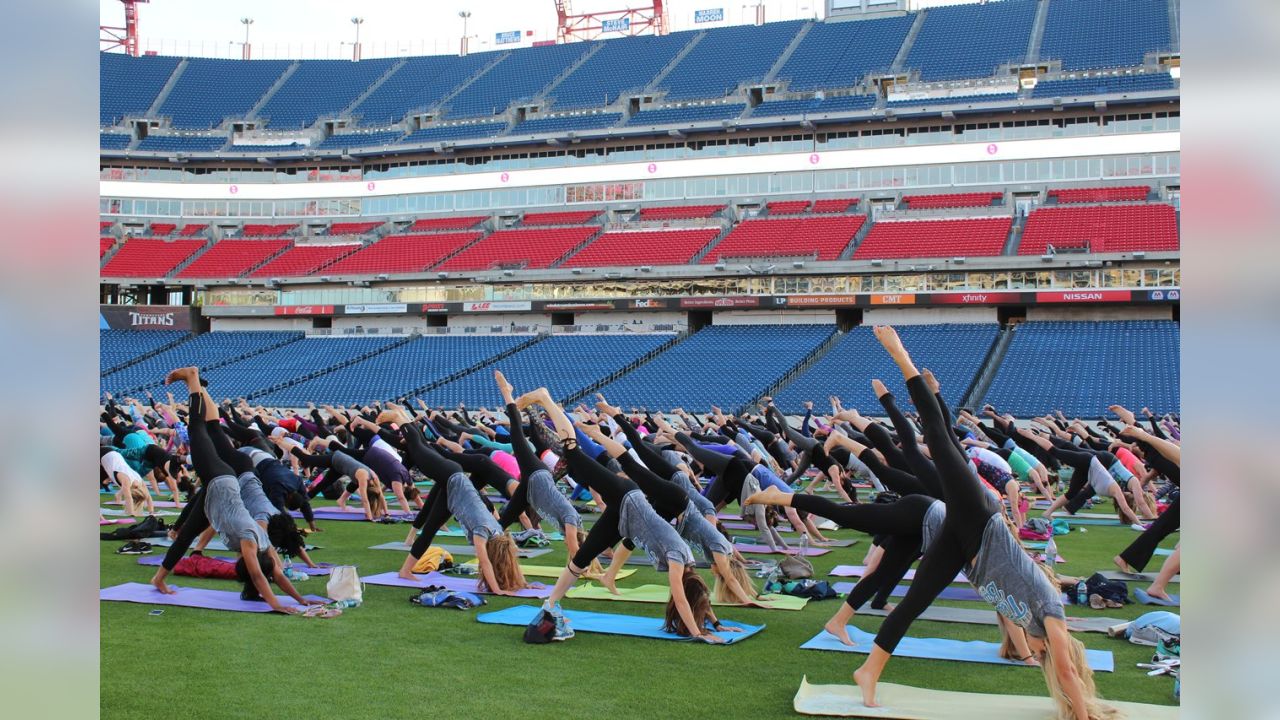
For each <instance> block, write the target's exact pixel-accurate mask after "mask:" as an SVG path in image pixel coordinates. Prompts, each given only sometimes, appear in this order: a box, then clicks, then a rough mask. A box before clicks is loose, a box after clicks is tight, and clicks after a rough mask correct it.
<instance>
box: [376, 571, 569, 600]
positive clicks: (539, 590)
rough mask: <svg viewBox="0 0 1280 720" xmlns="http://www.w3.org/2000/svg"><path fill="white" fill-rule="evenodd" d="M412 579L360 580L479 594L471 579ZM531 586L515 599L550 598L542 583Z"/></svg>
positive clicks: (391, 576) (392, 575)
mask: <svg viewBox="0 0 1280 720" xmlns="http://www.w3.org/2000/svg"><path fill="white" fill-rule="evenodd" d="M414 577H416V578H418V580H417V581H416V582H414V581H411V580H405V579H404V578H402V577H400V576H399V575H397V574H396V573H394V572H384V573H380V574H378V575H371V576H369V577H366V578H361V580H362V582H364V583H365V584H366V585H385V586H388V587H407V588H419V589H420V588H425V587H427V586H429V585H438V586H440V587H444V588H447V589H449V590H456V591H459V592H472V593H480V592H481V591H480V590H479V589H478V588H479V586H480V581H479V580H472V579H471V578H461V577H454V576H452V575H445V574H443V573H438V572H432V573H427V574H426V575H415V576H414ZM532 585H533V587H529V588H525V589H524V590H517V591H516V597H524V598H548V597H551V588H550V587H547V586H546V585H543V584H542V583H532ZM481 594H485V595H489V594H492V593H481Z"/></svg>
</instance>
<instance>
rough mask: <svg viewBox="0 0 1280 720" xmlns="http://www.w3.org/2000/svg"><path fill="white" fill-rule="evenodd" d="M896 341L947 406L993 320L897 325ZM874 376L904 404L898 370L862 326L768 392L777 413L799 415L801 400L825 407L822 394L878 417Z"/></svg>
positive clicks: (992, 331) (969, 375)
mask: <svg viewBox="0 0 1280 720" xmlns="http://www.w3.org/2000/svg"><path fill="white" fill-rule="evenodd" d="M896 329H897V331H898V335H899V336H900V337H901V338H902V342H903V343H904V344H905V345H906V346H907V349H908V350H910V351H911V359H912V360H914V361H915V363H916V366H917V367H921V368H929V369H930V370H932V371H933V373H934V375H935V376H936V377H937V378H938V381H939V383H941V385H942V397H943V399H945V400H946V401H947V403H948V404H949V405H951V406H952V409H953V410H954V408H955V406H956V405H957V404H958V403H959V402H960V399H961V398H962V397H964V394H965V392H967V391H968V389H969V386H970V385H972V384H973V379H974V376H976V375H977V374H978V371H979V370H980V369H981V368H982V361H983V360H984V359H985V358H986V356H987V352H988V351H989V350H990V349H991V344H992V343H993V342H995V339H996V334H997V333H998V332H999V329H1000V328H999V326H998V325H996V324H995V323H982V324H977V323H975V324H947V325H901V326H898V327H897V328H896ZM873 379H879V380H880V381H881V382H883V383H884V384H885V386H886V387H888V388H889V391H890V392H892V393H893V394H894V396H895V397H898V398H901V400H902V406H903V407H906V406H907V402H908V401H907V400H906V398H907V389H906V386H905V384H904V383H903V382H902V373H901V372H900V371H899V370H898V367H897V366H896V365H894V364H893V360H892V359H890V358H889V355H888V353H886V352H885V351H884V348H883V347H881V345H880V342H879V341H878V340H876V338H875V335H874V334H873V332H872V329H871V328H870V327H867V326H860V327H856V328H853V330H851V331H849V332H848V333H846V334H845V335H843V336H841V337H840V339H839V340H838V341H836V343H835V345H833V346H832V347H831V349H830V350H828V351H827V354H826V355H823V356H822V358H821V359H820V360H818V362H816V363H814V364H813V366H812V367H810V368H809V369H808V370H806V371H805V372H803V373H801V374H800V375H799V376H798V377H796V378H795V379H794V380H792V381H791V382H790V383H788V384H787V386H786V387H784V388H783V389H781V390H779V391H778V392H777V394H776V395H774V404H776V405H777V406H778V408H779V409H781V410H782V411H783V412H786V413H796V414H800V413H803V412H804V406H803V404H804V402H805V401H806V400H809V401H812V402H813V407H814V408H815V410H816V411H817V412H820V413H825V412H827V411H828V410H830V407H831V406H830V404H829V403H828V400H827V399H828V398H829V397H830V396H832V395H835V396H837V397H839V398H840V400H841V402H842V403H843V404H844V406H845V407H846V408H851V409H857V410H858V411H859V412H861V413H863V414H865V415H883V414H884V410H883V408H882V406H881V405H880V401H879V400H877V399H876V395H875V393H874V392H872V390H871V380H873Z"/></svg>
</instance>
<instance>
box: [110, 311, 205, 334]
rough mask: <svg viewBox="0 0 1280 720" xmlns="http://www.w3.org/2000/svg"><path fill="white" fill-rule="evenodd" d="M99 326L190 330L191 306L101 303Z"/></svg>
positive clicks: (114, 328)
mask: <svg viewBox="0 0 1280 720" xmlns="http://www.w3.org/2000/svg"><path fill="white" fill-rule="evenodd" d="M99 317H100V319H101V322H99V327H101V326H102V324H103V323H104V322H105V323H106V326H107V327H109V328H111V329H112V330H187V331H189V330H191V308H189V307H186V306H174V305H103V306H101V308H100V313H99Z"/></svg>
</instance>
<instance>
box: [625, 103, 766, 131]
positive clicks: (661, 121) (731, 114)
mask: <svg viewBox="0 0 1280 720" xmlns="http://www.w3.org/2000/svg"><path fill="white" fill-rule="evenodd" d="M746 109H747V106H746V105H745V104H743V103H732V104H729V105H686V106H685V107H675V108H663V109H661V110H642V111H640V112H638V113H636V114H635V115H632V116H631V119H630V120H627V125H628V126H637V125H675V124H677V123H698V122H712V121H715V120H729V119H731V118H736V117H738V116H739V115H741V114H742V111H743V110H746Z"/></svg>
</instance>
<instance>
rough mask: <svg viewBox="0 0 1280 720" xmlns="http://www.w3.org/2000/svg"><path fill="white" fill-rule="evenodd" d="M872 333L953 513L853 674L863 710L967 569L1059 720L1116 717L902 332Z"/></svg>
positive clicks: (1054, 594) (1057, 602) (1049, 586)
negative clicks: (900, 386)
mask: <svg viewBox="0 0 1280 720" xmlns="http://www.w3.org/2000/svg"><path fill="white" fill-rule="evenodd" d="M875 335H876V338H877V339H878V340H879V341H880V343H881V344H882V345H883V346H884V348H885V350H887V351H888V353H889V355H890V356H891V357H892V358H893V360H894V362H895V363H896V364H897V365H898V368H899V369H900V370H901V371H902V375H903V378H904V379H906V381H907V389H908V391H909V392H910V395H911V399H912V401H914V403H915V405H916V409H917V411H918V412H919V413H920V419H921V422H922V423H923V425H924V428H923V429H924V438H925V444H926V445H927V446H928V448H929V453H930V455H931V456H932V458H933V462H934V465H935V466H936V467H937V469H938V473H939V475H940V476H941V478H942V482H943V490H944V493H945V495H946V497H945V498H944V500H945V502H946V504H947V515H946V519H945V520H944V521H943V523H942V526H941V528H939V530H938V534H937V536H936V537H934V538H932V539H931V541H930V544H929V547H928V549H927V550H926V551H925V553H924V557H923V559H922V560H921V561H920V566H919V568H918V570H917V572H916V578H915V580H914V581H913V582H912V584H911V588H910V589H909V590H908V591H907V594H906V596H905V597H904V598H903V599H902V601H901V602H900V603H898V605H897V607H895V608H894V610H893V612H891V613H889V616H888V617H887V618H885V621H884V623H883V624H882V625H881V626H880V630H879V632H878V633H877V634H876V639H875V647H874V648H872V650H871V653H870V655H869V657H868V658H867V660H866V662H864V663H863V664H862V666H861V667H859V668H858V669H857V670H856V671H855V672H854V673H853V679H854V681H855V682H856V683H857V684H858V687H859V688H860V689H861V690H862V698H863V702H864V703H865V704H866V705H867V706H868V707H877V706H878V705H877V703H876V684H877V683H878V682H879V679H880V675H881V674H882V673H883V672H884V668H885V665H886V664H888V662H889V658H891V657H892V656H893V651H894V649H896V648H897V646H898V642H899V641H901V639H902V638H903V637H904V636H905V635H906V632H907V629H908V628H909V627H910V626H911V623H912V622H913V621H914V620H915V619H916V618H917V617H918V616H919V615H920V613H922V612H924V610H925V608H927V607H928V606H929V605H930V604H931V603H932V602H933V600H934V598H936V597H937V596H938V593H939V592H941V591H942V589H943V588H945V587H946V586H947V585H948V584H950V583H951V582H952V580H954V579H955V577H956V573H958V572H960V571H961V570H963V571H964V573H965V575H966V576H967V577H968V578H969V580H970V582H972V583H973V584H974V586H975V587H977V588H978V591H979V593H981V594H982V596H983V597H984V598H985V599H986V600H987V601H988V602H990V603H991V604H992V605H993V606H995V608H996V610H997V611H998V612H1000V614H1002V615H1004V616H1005V617H1006V618H1008V619H1009V620H1010V621H1012V622H1013V623H1014V624H1015V625H1018V626H1019V627H1021V628H1023V629H1024V630H1025V631H1026V635H1027V640H1028V643H1029V644H1030V647H1031V651H1032V652H1033V654H1035V656H1036V657H1037V659H1039V660H1040V663H1041V668H1042V669H1043V671H1044V675H1045V681H1046V684H1047V685H1048V687H1049V691H1050V694H1051V695H1052V697H1053V699H1054V700H1055V701H1056V702H1057V703H1058V708H1059V716H1060V717H1061V718H1070V719H1073V720H1099V719H1102V718H1112V717H1116V716H1117V712H1116V711H1115V709H1114V708H1111V707H1109V706H1106V705H1104V704H1102V703H1101V702H1099V700H1098V698H1097V693H1096V690H1095V687H1094V683H1093V671H1092V670H1091V669H1089V666H1088V663H1087V662H1086V660H1085V653H1084V646H1083V645H1082V644H1081V643H1080V642H1079V641H1078V640H1076V639H1074V638H1072V637H1071V634H1070V633H1069V632H1068V631H1067V623H1066V615H1065V613H1064V611H1063V607H1062V598H1061V591H1060V590H1059V589H1058V588H1057V587H1055V586H1054V585H1053V583H1051V582H1050V580H1049V578H1048V576H1047V575H1046V574H1045V573H1044V572H1043V571H1042V570H1041V569H1040V568H1039V567H1038V566H1037V565H1036V564H1035V562H1034V561H1033V560H1032V559H1031V558H1030V557H1029V556H1028V555H1027V553H1026V552H1025V551H1024V550H1023V549H1022V547H1021V546H1020V545H1019V544H1018V541H1017V539H1016V538H1015V537H1014V536H1013V534H1012V533H1011V532H1010V531H1009V528H1008V525H1007V524H1006V523H1005V521H1004V518H1003V515H1002V513H1001V509H1000V506H999V503H998V502H997V501H996V499H995V498H994V497H993V496H992V495H991V493H989V492H988V491H987V490H986V489H985V488H983V486H982V483H981V481H980V480H979V479H978V478H977V476H976V475H975V474H974V473H973V472H972V470H971V469H970V465H969V462H968V459H967V458H966V457H965V454H964V453H963V452H962V451H961V450H960V448H959V446H958V443H957V442H956V440H955V436H954V434H953V433H952V430H951V423H950V421H949V420H948V418H947V416H946V415H945V414H944V412H943V410H942V408H941V407H940V405H939V403H938V402H937V400H936V398H935V397H934V395H933V394H932V393H930V392H929V389H928V387H927V386H926V384H925V381H924V378H923V377H921V375H920V371H919V370H917V369H916V367H915V364H914V363H913V362H912V361H911V356H910V355H909V354H908V353H907V350H906V348H905V347H903V345H902V342H901V340H899V338H898V334H897V333H896V332H895V331H894V330H893V328H891V327H885V326H878V327H876V328H875Z"/></svg>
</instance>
